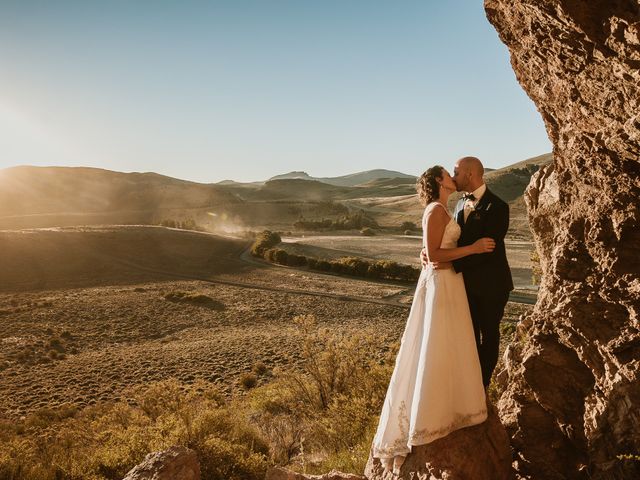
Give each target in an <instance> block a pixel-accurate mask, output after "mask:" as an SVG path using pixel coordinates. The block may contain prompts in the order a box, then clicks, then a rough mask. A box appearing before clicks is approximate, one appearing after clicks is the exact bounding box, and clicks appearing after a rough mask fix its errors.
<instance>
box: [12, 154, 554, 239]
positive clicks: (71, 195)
mask: <svg viewBox="0 0 640 480" xmlns="http://www.w3.org/2000/svg"><path fill="white" fill-rule="evenodd" d="M550 161H551V154H546V155H541V156H539V157H534V158H530V159H527V160H523V161H521V162H518V163H515V164H513V165H509V166H507V167H504V168H500V169H497V170H493V171H488V172H487V174H486V181H487V184H488V186H489V188H491V189H492V190H494V191H495V192H496V193H497V194H498V195H499V196H500V197H502V198H503V199H505V200H506V201H508V202H509V203H510V204H511V205H512V213H513V214H512V219H513V222H512V223H513V224H514V225H518V227H517V228H518V229H520V230H524V229H528V224H527V221H526V209H525V208H524V203H523V201H522V194H523V192H524V189H525V187H526V186H527V184H528V183H529V179H530V177H531V174H532V173H533V172H534V171H536V170H537V169H538V168H539V166H540V165H543V164H546V163H549V162H550ZM487 170H489V169H487ZM287 176H293V177H295V176H297V177H298V178H284V177H287ZM328 181H331V182H333V183H328ZM360 209H362V210H364V211H365V212H366V213H367V214H368V215H370V216H371V217H373V218H375V220H376V221H377V222H378V223H379V224H380V225H386V226H396V225H399V224H400V223H402V222H403V221H405V220H409V221H413V222H416V221H419V219H420V216H421V213H422V206H421V205H420V204H419V202H418V201H417V198H416V194H415V177H413V176H410V175H405V174H402V173H400V172H394V171H392V170H369V171H367V172H358V173H355V174H352V175H345V176H342V177H331V178H324V179H314V178H313V177H310V176H309V175H307V174H306V173H305V172H292V173H291V174H286V175H279V176H276V177H273V179H271V180H268V181H266V182H263V183H261V182H254V183H237V182H232V181H224V182H221V183H218V184H205V183H197V182H190V181H186V180H180V179H176V178H172V177H167V176H163V175H159V174H156V173H152V172H148V173H137V172H136V173H122V172H114V171H110V170H103V169H99V168H84V167H28V166H22V167H11V168H7V169H4V170H0V229H20V228H38V227H59V226H74V225H113V224H157V223H159V222H160V221H161V220H163V219H176V220H180V219H186V218H193V219H194V220H195V221H196V222H197V223H198V224H200V225H201V226H203V227H204V228H206V229H208V230H210V231H218V230H223V231H232V230H239V229H240V230H246V229H260V228H272V229H291V227H292V224H293V223H294V222H295V221H296V220H298V219H299V218H300V217H304V218H305V219H308V220H314V219H322V218H337V217H340V216H342V215H344V214H345V213H346V212H348V211H354V210H360Z"/></svg>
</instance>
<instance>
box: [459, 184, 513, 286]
mask: <svg viewBox="0 0 640 480" xmlns="http://www.w3.org/2000/svg"><path fill="white" fill-rule="evenodd" d="M454 218H455V219H456V221H457V222H458V225H460V227H461V229H462V232H461V234H460V238H459V239H458V246H459V247H464V246H466V245H471V244H472V243H473V242H475V241H476V240H478V239H480V238H483V237H491V238H493V239H494V240H495V241H496V248H495V249H494V250H493V252H489V253H477V254H474V255H468V256H466V257H463V258H459V259H457V260H454V261H453V268H454V269H455V271H456V272H462V274H463V277H464V284H465V287H466V289H467V292H473V293H475V294H478V295H483V296H496V295H500V296H501V295H504V294H505V293H507V292H510V291H511V290H513V279H512V278H511V269H510V268H509V263H508V262H507V254H506V251H505V246H504V237H505V236H506V234H507V230H508V229H509V205H508V204H507V203H506V202H505V201H504V200H502V199H501V198H499V197H497V196H496V195H495V194H494V193H493V192H492V191H491V190H489V189H488V188H487V189H486V190H485V192H484V195H483V196H482V198H481V199H480V200H479V201H478V204H477V205H476V208H475V210H472V211H471V212H470V213H469V217H468V218H467V221H466V222H465V221H464V199H460V200H459V201H458V203H457V205H456V209H455V213H454Z"/></svg>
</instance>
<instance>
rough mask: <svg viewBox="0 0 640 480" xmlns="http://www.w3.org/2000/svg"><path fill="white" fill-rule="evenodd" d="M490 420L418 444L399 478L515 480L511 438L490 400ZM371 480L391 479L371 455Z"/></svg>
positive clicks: (402, 467) (389, 473)
mask: <svg viewBox="0 0 640 480" xmlns="http://www.w3.org/2000/svg"><path fill="white" fill-rule="evenodd" d="M487 405H488V407H489V408H488V418H487V420H486V421H484V422H482V423H481V424H479V425H474V426H472V427H467V428H461V429H459V430H455V431H454V432H452V433H450V434H449V435H447V436H446V437H444V438H440V439H438V440H435V441H433V442H430V443H427V444H424V445H414V446H412V447H411V453H409V454H408V455H407V458H406V459H405V460H404V462H403V463H402V466H401V467H400V472H399V475H398V477H397V478H400V479H403V478H406V479H416V480H418V479H420V480H476V479H478V480H480V479H491V480H509V479H512V478H514V476H513V470H512V467H511V461H512V455H511V447H510V446H509V436H508V435H507V432H506V430H505V429H504V427H503V426H502V424H501V423H500V419H499V418H498V413H497V410H496V408H495V407H494V406H493V405H491V403H490V402H489V401H488V400H487ZM364 475H365V477H367V478H368V479H370V480H390V479H392V478H394V476H393V473H392V472H390V471H388V470H387V471H385V470H384V468H383V466H382V464H381V463H380V459H378V458H374V457H372V456H371V453H370V454H369V461H368V462H367V466H366V468H365V471H364Z"/></svg>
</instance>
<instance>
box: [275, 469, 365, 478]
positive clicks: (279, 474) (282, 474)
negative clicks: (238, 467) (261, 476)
mask: <svg viewBox="0 0 640 480" xmlns="http://www.w3.org/2000/svg"><path fill="white" fill-rule="evenodd" d="M265 480H366V478H365V477H362V476H360V475H353V474H351V473H343V472H339V471H338V470H331V471H330V472H329V473H325V474H323V475H305V474H302V473H297V472H294V471H292V470H288V469H286V468H282V467H272V468H270V469H269V470H267V476H266V477H265Z"/></svg>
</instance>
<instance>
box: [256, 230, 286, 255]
mask: <svg viewBox="0 0 640 480" xmlns="http://www.w3.org/2000/svg"><path fill="white" fill-rule="evenodd" d="M281 241H282V238H280V235H278V234H277V233H276V232H272V231H271V230H264V231H263V232H261V233H260V234H258V236H257V237H256V239H255V241H254V242H253V245H252V247H251V254H252V255H253V256H254V257H263V256H264V252H265V251H266V250H268V249H269V248H271V247H273V246H275V245H277V244H279V243H280V242H281Z"/></svg>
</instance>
